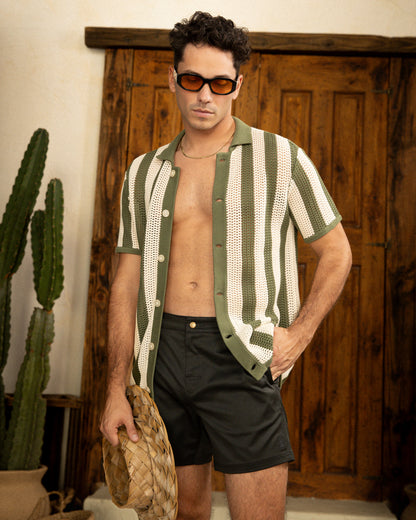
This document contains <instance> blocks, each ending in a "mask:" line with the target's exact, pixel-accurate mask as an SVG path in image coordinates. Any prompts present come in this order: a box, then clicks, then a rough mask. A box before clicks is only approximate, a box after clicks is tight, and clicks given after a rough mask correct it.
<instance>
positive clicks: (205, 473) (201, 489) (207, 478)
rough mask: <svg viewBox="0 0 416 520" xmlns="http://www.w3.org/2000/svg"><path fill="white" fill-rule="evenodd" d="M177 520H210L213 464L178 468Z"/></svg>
mask: <svg viewBox="0 0 416 520" xmlns="http://www.w3.org/2000/svg"><path fill="white" fill-rule="evenodd" d="M176 473H177V476H178V516H177V520H209V518H210V516H211V464H204V465H201V466H182V467H178V468H176Z"/></svg>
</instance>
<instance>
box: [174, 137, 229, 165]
mask: <svg viewBox="0 0 416 520" xmlns="http://www.w3.org/2000/svg"><path fill="white" fill-rule="evenodd" d="M184 137H185V134H184V135H183V136H182V139H181V140H180V143H179V149H180V151H181V152H182V154H183V155H184V156H185V157H187V158H188V159H208V157H213V156H214V155H217V153H218V152H220V151H221V150H222V149H223V148H224V146H225V145H226V144H227V143H228V142H229V141H230V140H231V139H232V138H233V137H234V132H233V134H232V136H231V137H229V138H228V139H227V140H226V141H225V143H224V144H223V145H222V146H221V148H218V150H217V151H216V152H214V153H210V154H209V155H202V156H201V157H192V155H188V154H187V153H185V150H184V149H183V146H182V141H183V138H184Z"/></svg>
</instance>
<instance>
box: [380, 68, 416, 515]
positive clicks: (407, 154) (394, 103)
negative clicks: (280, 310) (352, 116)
mask: <svg viewBox="0 0 416 520" xmlns="http://www.w3.org/2000/svg"><path fill="white" fill-rule="evenodd" d="M390 82H391V86H392V88H393V91H392V96H391V100H390V125H389V141H390V148H389V154H388V164H389V169H388V172H389V175H388V192H387V209H388V218H387V237H388V238H389V239H390V242H389V248H388V250H387V253H386V254H387V270H386V330H385V334H386V346H385V360H384V367H385V382H384V424H383V431H384V485H385V494H386V496H387V497H388V498H390V499H392V500H393V501H394V502H395V503H396V506H397V510H396V512H398V511H399V509H400V505H403V503H405V500H406V498H405V496H404V494H403V486H404V485H405V484H407V483H410V482H414V480H415V438H416V423H415V421H416V414H415V405H416V403H415V401H416V386H415V374H416V247H415V240H416V203H415V201H416V177H415V173H414V172H415V165H416V59H401V58H393V59H392V62H391V75H390ZM398 497H399V498H400V500H398Z"/></svg>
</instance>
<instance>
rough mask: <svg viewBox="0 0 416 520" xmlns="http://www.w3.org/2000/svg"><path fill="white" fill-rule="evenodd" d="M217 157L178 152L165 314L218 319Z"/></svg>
mask: <svg viewBox="0 0 416 520" xmlns="http://www.w3.org/2000/svg"><path fill="white" fill-rule="evenodd" d="M215 161H216V157H215V156H213V157H210V158H208V159H201V160H195V159H187V158H186V157H184V156H183V155H182V154H181V153H180V152H177V153H176V156H175V165H176V166H179V167H180V169H181V173H180V179H179V185H178V191H177V195H176V203H175V212H174V216H173V229H172V240H171V251H170V261H169V271H168V281H167V287H166V296H165V307H164V310H165V312H169V313H171V314H178V315H182V316H215V306H214V296H213V287H214V271H213V259H212V189H213V185H214V178H215Z"/></svg>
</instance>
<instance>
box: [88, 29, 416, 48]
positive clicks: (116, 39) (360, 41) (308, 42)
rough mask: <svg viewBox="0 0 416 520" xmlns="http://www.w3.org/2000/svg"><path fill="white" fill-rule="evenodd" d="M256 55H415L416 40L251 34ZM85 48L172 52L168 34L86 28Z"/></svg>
mask: <svg viewBox="0 0 416 520" xmlns="http://www.w3.org/2000/svg"><path fill="white" fill-rule="evenodd" d="M249 37H250V41H251V45H252V48H253V50H254V51H267V52H270V51H274V52H302V53H304V52H309V53H319V54H322V53H328V54H333V53H336V54H339V53H349V54H351V53H352V54H355V53H358V54H363V53H364V54H372V55H374V54H393V53H394V54H416V38H411V37H409V38H407V37H400V38H389V37H385V36H373V35H359V36H357V35H348V34H345V35H344V34H299V33H265V32H249ZM85 44H86V45H87V47H92V48H101V49H104V48H114V47H120V48H123V47H127V48H140V47H141V48H154V49H158V48H159V49H169V48H170V45H169V30H167V29H133V28H116V27H86V28H85Z"/></svg>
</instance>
